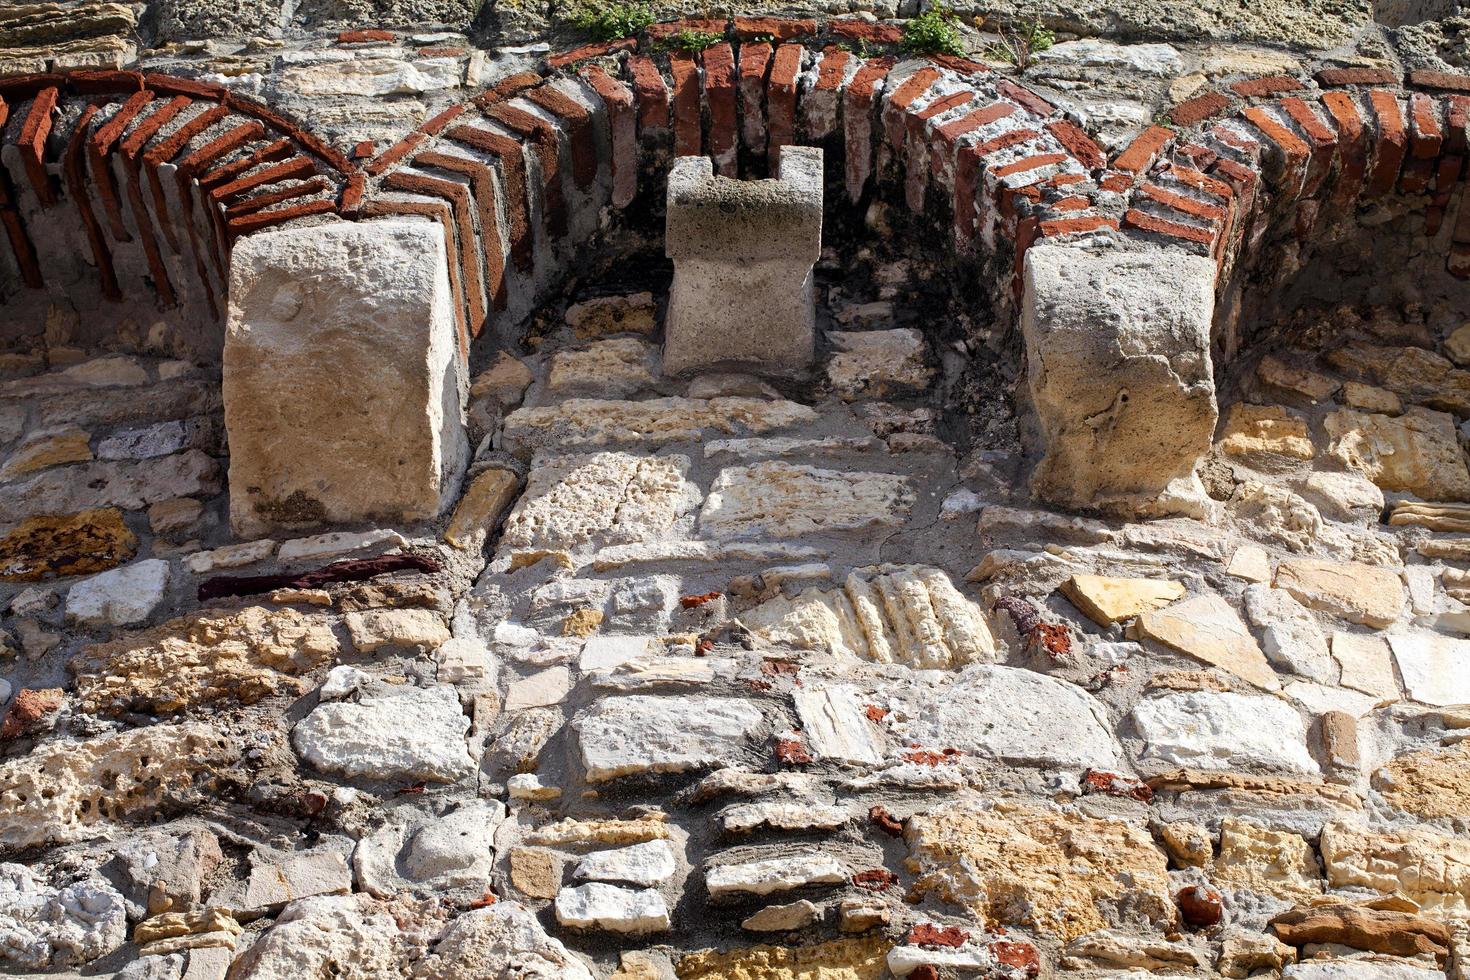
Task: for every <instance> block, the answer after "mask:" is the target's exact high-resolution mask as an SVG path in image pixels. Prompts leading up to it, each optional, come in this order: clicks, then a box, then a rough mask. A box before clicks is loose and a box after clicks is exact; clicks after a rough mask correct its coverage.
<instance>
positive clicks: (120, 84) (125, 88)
mask: <svg viewBox="0 0 1470 980" xmlns="http://www.w3.org/2000/svg"><path fill="white" fill-rule="evenodd" d="M66 87H67V88H69V89H71V90H72V91H73V92H77V93H79V94H81V95H101V94H103V93H106V92H141V91H143V88H144V85H143V73H142V72H136V71H89V70H83V71H73V72H68V73H67V76H66Z"/></svg>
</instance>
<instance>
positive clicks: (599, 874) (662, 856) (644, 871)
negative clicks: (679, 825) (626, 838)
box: [575, 840, 678, 888]
mask: <svg viewBox="0 0 1470 980" xmlns="http://www.w3.org/2000/svg"><path fill="white" fill-rule="evenodd" d="M677 867H678V865H677V864H676V863H675V861H674V850H673V848H672V847H670V846H669V842H668V841H666V840H651V841H644V842H643V843H641V844H633V845H631V846H629V847H620V848H617V849H616V850H611V851H593V852H592V853H591V854H588V855H587V856H586V857H584V858H582V860H581V862H580V863H579V864H578V865H577V870H576V872H575V874H576V876H577V877H578V878H583V879H588V880H591V881H614V882H621V883H623V884H628V885H639V886H641V887H643V888H652V887H655V886H658V885H662V884H663V883H664V882H666V881H668V880H669V879H670V878H672V877H673V876H674V871H675V870H676V869H677Z"/></svg>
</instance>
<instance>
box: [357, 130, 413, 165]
mask: <svg viewBox="0 0 1470 980" xmlns="http://www.w3.org/2000/svg"><path fill="white" fill-rule="evenodd" d="M428 138H429V137H428V136H426V135H424V134H423V133H420V132H418V131H417V130H415V131H413V132H411V133H409V134H408V135H407V136H405V137H403V139H401V140H399V141H398V142H397V143H394V144H393V145H392V146H390V147H388V148H387V149H386V150H384V151H383V152H382V153H379V154H378V155H377V156H375V157H373V159H371V160H369V161H368V162H367V164H365V165H364V166H363V168H362V169H363V170H364V171H365V172H367V173H368V174H369V175H370V176H373V177H376V176H378V175H379V174H382V173H383V172H384V171H386V170H387V169H388V168H389V167H393V166H395V165H397V164H398V163H401V162H402V161H403V160H404V159H405V158H407V157H408V156H409V154H411V153H413V151H414V150H416V149H418V147H419V146H420V145H421V144H422V143H424V142H425V141H427V140H428Z"/></svg>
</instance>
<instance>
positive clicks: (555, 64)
mask: <svg viewBox="0 0 1470 980" xmlns="http://www.w3.org/2000/svg"><path fill="white" fill-rule="evenodd" d="M637 48H638V42H637V40H636V39H634V38H631V37H625V38H623V39H622V40H620V41H598V42H594V43H592V44H584V45H582V46H580V47H576V48H572V49H570V50H568V51H563V52H562V53H561V54H554V55H552V56H551V57H550V58H547V59H546V63H547V64H548V65H550V66H551V67H552V68H565V67H566V66H567V65H571V64H575V63H576V62H578V61H586V60H588V59H589V58H605V57H607V56H608V55H610V54H617V53H618V52H619V51H635V50H637Z"/></svg>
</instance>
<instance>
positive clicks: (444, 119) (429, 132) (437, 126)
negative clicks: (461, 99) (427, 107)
mask: <svg viewBox="0 0 1470 980" xmlns="http://www.w3.org/2000/svg"><path fill="white" fill-rule="evenodd" d="M468 110H469V106H467V105H465V104H463V103H460V104H458V105H452V106H450V107H449V108H448V109H445V110H444V111H443V112H440V113H438V114H436V115H434V116H431V117H430V118H428V119H426V120H424V121H423V122H422V123H420V124H419V126H418V131H419V132H420V133H423V134H424V135H425V136H438V135H439V134H440V133H442V132H444V130H446V129H448V128H449V124H450V123H452V122H454V121H455V120H456V119H458V118H459V117H460V116H462V115H464V114H465V113H466V112H467V111H468Z"/></svg>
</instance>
